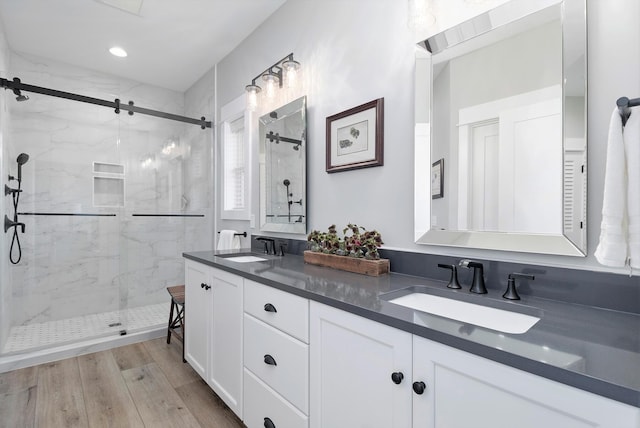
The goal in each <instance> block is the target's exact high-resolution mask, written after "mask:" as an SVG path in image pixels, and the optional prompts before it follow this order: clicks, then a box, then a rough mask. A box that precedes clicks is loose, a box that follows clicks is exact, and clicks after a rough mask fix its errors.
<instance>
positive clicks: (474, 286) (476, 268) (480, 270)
mask: <svg viewBox="0 0 640 428" xmlns="http://www.w3.org/2000/svg"><path fill="white" fill-rule="evenodd" d="M458 264H459V265H460V266H461V267H463V268H467V269H469V268H473V281H472V283H471V288H470V289H469V291H470V292H472V293H476V294H487V287H485V285H484V266H483V265H482V263H480V262H474V261H473V260H469V259H462V260H460V262H459V263H458Z"/></svg>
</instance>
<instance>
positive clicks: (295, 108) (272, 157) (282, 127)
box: [258, 97, 307, 234]
mask: <svg viewBox="0 0 640 428" xmlns="http://www.w3.org/2000/svg"><path fill="white" fill-rule="evenodd" d="M258 132H259V140H258V141H259V151H260V230H262V231H267V232H285V233H299V234H305V233H306V232H307V215H306V205H307V201H306V151H307V139H306V134H307V125H306V97H301V98H298V99H297V100H294V101H292V102H290V103H288V104H286V105H284V106H282V107H280V108H278V109H276V110H274V111H272V112H270V113H267V114H265V115H264V116H262V117H260V124H259V130H258Z"/></svg>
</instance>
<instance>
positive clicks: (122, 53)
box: [109, 46, 127, 58]
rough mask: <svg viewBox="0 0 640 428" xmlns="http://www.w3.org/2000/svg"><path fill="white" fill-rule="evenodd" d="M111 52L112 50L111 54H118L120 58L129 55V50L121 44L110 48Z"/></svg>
mask: <svg viewBox="0 0 640 428" xmlns="http://www.w3.org/2000/svg"><path fill="white" fill-rule="evenodd" d="M109 52H111V55H113V56H117V57H120V58H124V57H125V56H127V51H125V50H124V49H122V48H121V47H119V46H114V47H112V48H111V49H109Z"/></svg>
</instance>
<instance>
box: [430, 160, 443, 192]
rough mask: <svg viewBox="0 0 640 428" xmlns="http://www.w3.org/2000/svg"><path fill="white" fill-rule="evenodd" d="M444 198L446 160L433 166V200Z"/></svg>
mask: <svg viewBox="0 0 640 428" xmlns="http://www.w3.org/2000/svg"><path fill="white" fill-rule="evenodd" d="M440 198H444V158H442V159H438V160H437V161H435V162H434V163H433V164H432V165H431V199H440Z"/></svg>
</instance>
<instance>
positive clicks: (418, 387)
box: [413, 382, 427, 395]
mask: <svg viewBox="0 0 640 428" xmlns="http://www.w3.org/2000/svg"><path fill="white" fill-rule="evenodd" d="M426 390H427V385H426V384H425V383H424V382H413V392H415V393H416V394H418V395H422V394H424V392H425V391H426Z"/></svg>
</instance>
